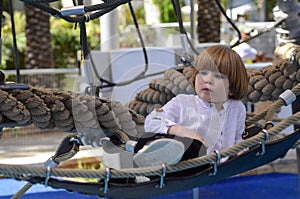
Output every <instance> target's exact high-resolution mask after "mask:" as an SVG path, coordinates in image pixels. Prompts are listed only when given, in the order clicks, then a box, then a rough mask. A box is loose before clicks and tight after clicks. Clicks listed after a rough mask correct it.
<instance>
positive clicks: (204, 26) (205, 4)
mask: <svg viewBox="0 0 300 199" xmlns="http://www.w3.org/2000/svg"><path fill="white" fill-rule="evenodd" d="M197 21H198V24H197V35H198V42H199V43H205V42H220V29H221V18H220V11H219V9H218V6H217V5H216V3H215V1H212V0H198V17H197Z"/></svg>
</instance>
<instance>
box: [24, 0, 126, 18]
mask: <svg viewBox="0 0 300 199" xmlns="http://www.w3.org/2000/svg"><path fill="white" fill-rule="evenodd" d="M21 1H23V2H24V3H27V4H28V5H30V6H32V7H36V8H38V9H40V10H42V11H44V12H47V13H49V14H50V15H52V16H54V17H60V18H62V19H64V20H66V21H68V22H71V23H79V22H86V21H87V20H93V19H96V18H99V17H101V16H102V15H104V14H106V13H108V12H110V11H111V10H113V9H115V8H117V7H118V6H120V5H122V4H125V3H128V2H129V1H130V0H114V1H110V2H109V3H101V4H95V5H90V6H84V11H85V12H93V13H92V14H90V15H79V16H63V15H62V14H61V12H60V10H58V9H57V8H53V7H50V6H47V5H45V4H43V3H36V2H33V1H28V0H21ZM87 16H88V19H87Z"/></svg>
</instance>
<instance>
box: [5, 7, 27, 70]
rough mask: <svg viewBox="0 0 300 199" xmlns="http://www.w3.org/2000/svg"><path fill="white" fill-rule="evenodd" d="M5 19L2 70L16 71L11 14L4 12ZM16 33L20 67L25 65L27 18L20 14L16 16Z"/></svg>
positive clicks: (17, 13)
mask: <svg viewBox="0 0 300 199" xmlns="http://www.w3.org/2000/svg"><path fill="white" fill-rule="evenodd" d="M3 15H4V17H5V21H4V26H3V28H2V52H1V53H2V60H1V67H0V69H15V61H14V46H13V36H12V28H11V20H10V16H9V13H7V12H3ZM14 21H15V31H16V39H17V46H18V54H19V61H20V65H21V66H23V65H24V57H25V47H26V37H25V23H24V21H25V16H24V14H22V13H20V12H16V13H15V15H14Z"/></svg>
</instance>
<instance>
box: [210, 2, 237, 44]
mask: <svg viewBox="0 0 300 199" xmlns="http://www.w3.org/2000/svg"><path fill="white" fill-rule="evenodd" d="M215 2H216V4H217V6H218V8H219V10H220V11H221V13H222V14H223V16H224V17H225V18H226V20H227V21H228V23H230V25H231V26H232V28H233V29H234V30H236V32H237V33H238V38H239V39H238V41H236V42H235V43H234V44H233V45H232V46H231V48H233V47H235V46H237V45H239V44H240V41H241V38H242V35H241V32H240V31H239V29H238V27H236V25H235V24H234V22H233V21H232V20H231V19H230V18H229V17H228V16H227V14H226V11H225V10H224V8H223V7H222V5H221V3H220V1H218V0H215Z"/></svg>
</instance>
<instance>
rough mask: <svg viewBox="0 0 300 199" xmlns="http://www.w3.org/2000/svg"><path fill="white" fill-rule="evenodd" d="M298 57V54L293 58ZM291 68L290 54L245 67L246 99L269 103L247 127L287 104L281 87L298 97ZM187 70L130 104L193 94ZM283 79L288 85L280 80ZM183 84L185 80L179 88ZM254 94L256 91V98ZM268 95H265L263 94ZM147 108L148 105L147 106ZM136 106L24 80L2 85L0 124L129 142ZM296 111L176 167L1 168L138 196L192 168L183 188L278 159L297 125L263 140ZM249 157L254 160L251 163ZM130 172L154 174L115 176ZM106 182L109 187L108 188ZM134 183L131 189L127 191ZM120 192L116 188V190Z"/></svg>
mask: <svg viewBox="0 0 300 199" xmlns="http://www.w3.org/2000/svg"><path fill="white" fill-rule="evenodd" d="M292 52H293V53H292V55H295V57H296V58H297V57H298V56H297V55H298V54H299V51H298V47H297V46H294V48H293V50H292ZM294 52H296V53H294ZM296 60H299V58H297V59H296ZM291 66H292V63H291V58H289V59H283V60H282V61H281V62H279V63H278V64H274V65H271V66H267V67H265V68H262V69H248V70H247V72H248V76H249V79H250V84H249V87H250V88H253V89H252V90H251V89H250V90H249V93H248V98H247V100H248V101H250V102H258V101H264V100H273V101H274V103H273V104H272V105H271V106H270V107H268V108H266V110H263V111H262V112H261V113H259V114H253V113H249V114H248V119H247V121H246V124H247V125H251V124H253V123H255V122H257V121H259V120H261V119H265V121H272V120H273V116H274V114H275V113H276V111H277V110H278V109H280V107H282V106H284V105H286V101H285V100H284V99H283V98H278V97H275V95H273V94H272V93H274V92H278V93H281V92H283V91H285V90H286V89H291V92H292V93H294V95H295V96H298V95H299V92H300V84H299V77H300V76H299V74H300V70H299V69H298V67H297V68H296V71H295V72H293V74H289V72H288V71H287V70H288V69H289V67H291ZM190 70H191V68H189V67H187V68H184V69H183V70H174V69H171V70H169V71H167V72H166V73H165V74H164V77H163V78H161V79H155V80H153V81H152V82H150V83H149V87H150V88H151V92H152V91H155V92H154V94H153V93H152V94H149V92H148V90H149V89H145V90H144V91H141V92H140V93H139V94H137V98H136V100H134V101H133V102H130V103H132V104H133V103H135V102H136V101H138V100H139V99H143V101H142V102H143V103H144V104H147V103H146V102H155V105H154V106H157V104H158V105H160V106H162V105H163V104H164V103H166V102H167V101H168V99H170V96H175V95H177V94H179V93H188V92H190V93H191V94H192V90H191V86H190V83H189V79H190V75H189V74H190V73H189V71H190ZM289 70H290V69H289ZM274 72H275V73H274ZM276 73H280V76H277V75H276V76H274V74H276ZM266 77H267V78H266ZM275 77H276V78H275ZM280 77H284V80H281V81H278V79H280ZM273 78H274V79H273ZM179 82H180V83H179ZM286 82H290V83H289V84H286ZM280 83H281V84H280ZM183 84H188V85H185V86H183ZM262 85H264V86H262ZM184 88H186V89H184ZM270 88H272V90H270ZM155 89H156V90H155ZM262 90H263V91H264V92H268V93H269V95H265V94H264V93H263V92H261V91H262ZM187 91H188V92H187ZM253 93H256V94H259V95H257V96H256V97H254V95H253ZM143 94H146V95H143ZM141 96H147V97H141ZM266 96H269V97H268V98H267V97H266ZM158 99H159V100H158ZM275 100H276V101H275ZM130 103H129V104H130ZM148 104H151V103H148ZM151 106H152V107H153V105H151ZM136 110H138V111H136ZM139 110H140V109H135V110H134V109H131V108H126V107H125V106H123V105H121V104H120V103H119V102H115V101H107V100H101V99H98V98H96V97H94V96H90V95H83V94H78V93H73V92H70V91H68V92H64V91H59V90H55V89H44V88H35V87H30V86H29V88H28V89H9V88H5V89H1V90H0V118H1V124H2V126H3V127H4V126H6V125H7V124H10V125H11V124H15V125H29V124H34V125H35V126H36V127H38V128H41V129H60V130H63V131H69V132H77V134H78V136H79V137H80V139H79V140H81V141H82V142H84V144H89V145H92V146H95V147H96V146H100V145H101V139H102V138H104V137H110V136H113V135H117V136H119V137H120V139H121V140H122V142H123V144H124V143H126V142H127V141H128V140H136V139H138V138H139V137H140V136H141V135H142V134H143V133H144V129H143V122H144V117H143V116H142V115H141V114H140V113H138V112H142V113H143V114H144V113H146V111H144V112H143V111H139ZM144 110H148V111H150V108H149V109H148V108H144ZM299 117H300V113H299V112H298V113H295V114H293V115H292V116H290V117H288V118H286V119H280V118H275V119H276V121H277V122H278V124H276V125H275V126H274V127H272V126H271V127H268V128H267V129H265V130H263V131H261V132H260V133H258V134H257V135H256V136H253V137H251V138H249V139H247V140H244V141H242V142H241V143H239V144H236V145H234V146H232V147H230V148H228V149H225V150H222V151H221V152H220V153H219V154H217V153H216V154H215V153H213V154H208V155H206V156H202V157H198V158H195V159H191V160H187V161H182V162H179V163H178V164H176V165H162V166H156V167H144V168H132V169H130V168H127V169H119V170H114V169H108V168H107V169H106V170H103V171H92V170H78V169H59V168H51V169H50V170H49V167H45V166H40V167H38V166H28V165H5V164H1V165H0V174H1V175H4V176H7V177H11V178H16V179H21V180H26V181H28V182H30V183H42V184H46V185H49V186H51V187H54V188H65V189H67V190H70V191H78V192H82V193H85V194H93V195H99V196H107V197H118V196H120V195H118V194H120V193H122V197H129V198H134V197H137V198H138V197H141V195H138V193H142V191H141V192H140V191H136V190H140V189H141V190H145V189H148V188H150V187H152V188H151V189H153V190H152V191H151V193H152V194H153V196H155V195H161V194H166V193H171V192H174V191H178V187H177V183H178V182H177V181H178V180H179V178H174V177H173V178H168V175H169V174H171V173H176V172H177V173H178V172H182V171H186V170H191V171H193V172H191V173H192V174H191V175H190V176H184V179H185V180H186V183H187V184H189V186H182V187H184V188H192V187H197V186H200V185H203V184H207V183H211V182H215V181H217V180H219V179H222V178H224V177H228V176H231V175H235V174H238V173H240V172H243V171H247V170H249V169H252V168H256V167H258V166H261V165H263V164H266V163H269V162H271V161H273V160H275V159H277V158H280V157H283V156H284V155H285V153H286V152H287V151H288V150H289V149H290V148H294V147H296V146H297V145H298V143H297V140H298V139H299V137H300V133H299V131H296V132H295V133H293V134H291V135H289V136H286V137H284V138H282V139H276V140H275V141H270V142H268V141H269V138H273V137H276V136H277V135H278V134H280V132H281V131H282V130H284V129H285V128H287V127H288V126H290V125H294V124H297V123H298V121H299ZM8 126H9V125H8ZM72 139H73V138H72ZM70 140H71V138H69V139H67V142H68V143H69V142H70ZM270 140H272V139H270ZM75 143H76V142H75ZM102 143H103V148H104V149H105V148H107V147H112V148H113V147H115V149H124V147H123V146H122V144H121V145H120V146H116V145H110V144H108V145H107V144H105V143H109V142H102ZM65 146H66V145H65V144H62V145H61V147H63V148H64V147H65ZM69 148H70V149H74V148H75V149H76V150H75V152H73V153H71V154H67V155H66V154H64V153H63V154H62V155H58V156H57V157H55V158H57V159H56V162H58V163H59V162H62V161H64V160H66V159H69V158H71V157H72V156H73V155H74V154H75V153H76V152H77V151H78V147H73V145H71V146H70V147H69ZM248 148H250V149H251V150H249V151H248V152H246V153H245V154H242V155H240V156H236V154H237V153H238V152H239V151H241V150H243V149H248ZM63 150H65V149H63ZM73 151H74V150H73ZM222 157H233V158H230V160H228V161H226V162H224V163H220V162H219V160H220V158H222ZM252 158H253V161H249V160H251V159H252ZM241 162H244V163H245V162H247V164H245V165H247V166H245V167H240V165H244V164H241ZM249 162H251V164H249ZM229 168H235V169H229ZM238 168H240V169H238ZM232 170H234V171H232ZM45 174H47V175H45ZM209 174H212V175H209ZM213 174H214V175H213ZM135 176H156V177H157V179H154V180H151V181H150V182H147V183H138V184H130V183H129V184H124V183H123V181H122V183H120V182H118V180H119V179H124V178H133V177H135ZM66 177H67V178H76V177H81V178H86V179H89V178H96V179H99V182H98V183H80V182H76V181H71V180H66V179H64V178H66ZM114 179H115V180H116V181H115V180H114ZM109 181H110V182H109ZM179 181H180V182H181V181H182V178H180V180H179ZM158 182H159V183H158ZM154 184H155V185H159V187H161V189H157V188H156V186H155V185H154ZM164 184H167V186H163V185H164ZM173 184H174V186H175V185H176V189H175V187H174V186H172V185H173ZM101 186H103V189H99V187H101ZM107 186H109V187H110V188H109V190H108V187H107ZM95 187H97V188H95ZM132 189H134V190H135V191H129V190H132ZM121 190H122V192H120V191H121ZM124 191H125V192H124ZM125 193H126V194H127V195H126V194H125Z"/></svg>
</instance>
